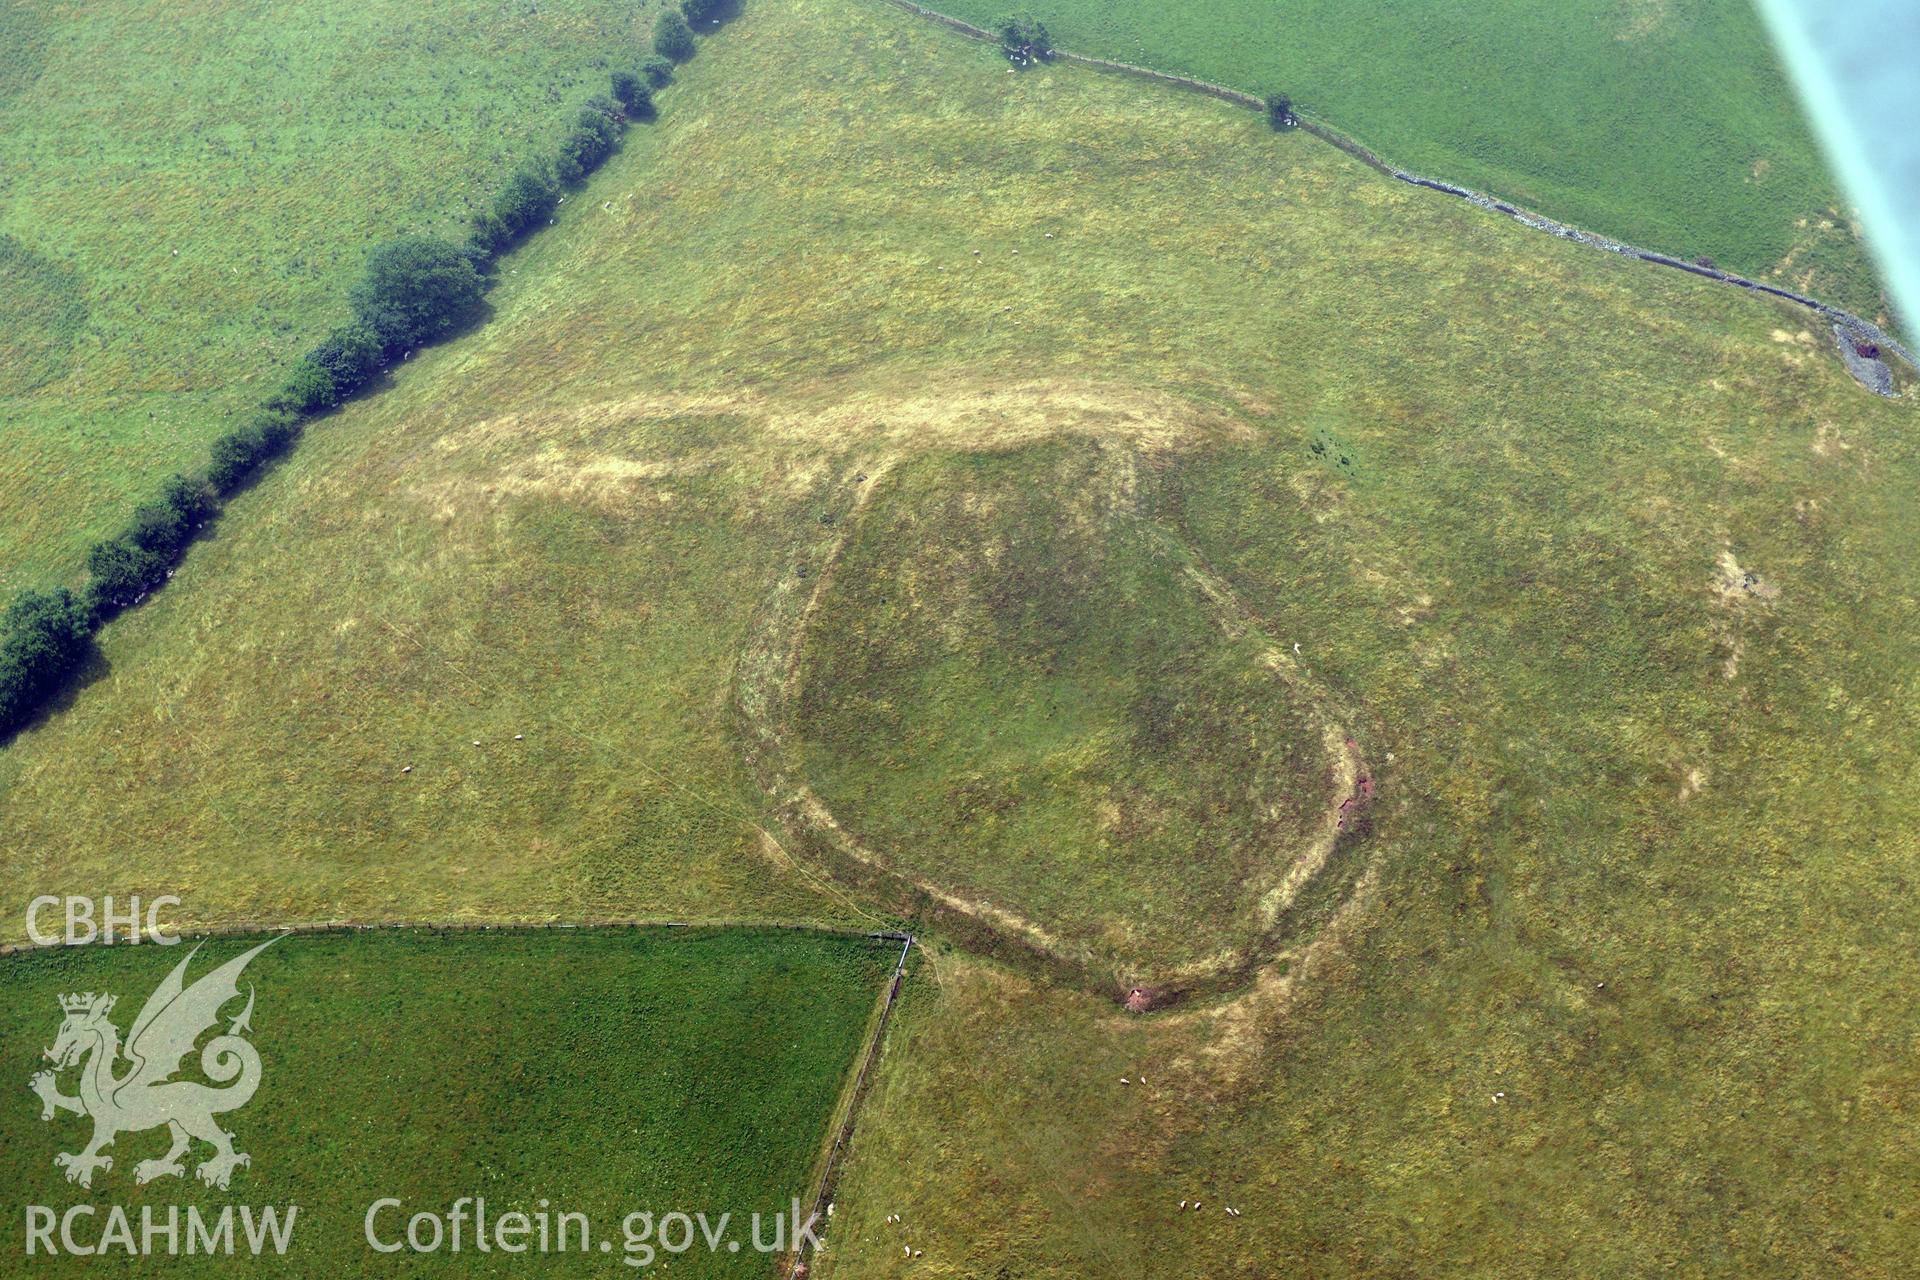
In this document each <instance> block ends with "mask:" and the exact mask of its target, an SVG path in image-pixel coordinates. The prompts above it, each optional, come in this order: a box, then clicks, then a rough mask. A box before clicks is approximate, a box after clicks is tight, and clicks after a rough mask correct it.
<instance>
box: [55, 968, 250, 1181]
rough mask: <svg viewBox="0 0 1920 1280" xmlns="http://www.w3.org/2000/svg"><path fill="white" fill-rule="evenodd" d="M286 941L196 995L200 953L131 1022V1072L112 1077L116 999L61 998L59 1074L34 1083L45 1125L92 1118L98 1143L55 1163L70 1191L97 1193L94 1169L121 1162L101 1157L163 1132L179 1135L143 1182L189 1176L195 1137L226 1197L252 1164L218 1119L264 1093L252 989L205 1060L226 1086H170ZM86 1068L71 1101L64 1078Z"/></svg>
mask: <svg viewBox="0 0 1920 1280" xmlns="http://www.w3.org/2000/svg"><path fill="white" fill-rule="evenodd" d="M279 940H280V939H278V938H271V939H269V940H268V941H266V942H263V943H261V944H260V945H259V946H257V947H255V948H253V950H251V951H248V952H246V953H245V954H244V955H240V956H237V957H235V958H234V959H232V960H229V961H228V962H227V963H225V964H223V965H221V966H220V967H219V968H218V969H215V970H214V971H213V972H212V973H209V974H207V975H206V976H205V977H203V978H200V979H199V980H198V981H196V982H195V983H194V984H193V985H192V986H190V987H189V986H187V985H186V984H185V977H186V972H187V965H188V964H189V963H190V962H191V961H192V960H193V957H194V955H195V954H197V953H198V952H199V950H200V948H199V947H195V948H194V949H193V951H192V952H189V953H188V955H187V958H186V959H185V960H182V961H181V962H180V963H179V964H178V965H176V966H175V967H174V970H173V972H172V973H170V974H168V975H167V977H166V981H164V982H162V983H161V984H160V986H159V988H158V989H156V990H155V991H154V993H153V994H152V995H151V996H149V997H148V998H147V1003H146V1005H145V1006H144V1007H143V1008H142V1009H141V1010H140V1016H139V1017H137V1018H135V1019H134V1020H133V1030H132V1031H130V1032H129V1033H128V1034H127V1045H126V1051H125V1057H126V1059H127V1062H128V1063H129V1064H130V1065H129V1066H128V1068H127V1070H126V1071H125V1072H124V1073H123V1074H120V1075H115V1074H114V1068H115V1066H116V1065H117V1064H118V1062H119V1060H120V1058H121V1049H120V1031H119V1029H118V1028H117V1027H115V1026H114V1025H113V1023H112V1022H110V1021H108V1019H107V1015H108V1014H109V1013H111V1012H112V1011H113V1006H114V1001H115V997H113V996H110V995H105V994H100V995H96V994H94V993H93V992H91V991H89V992H87V993H85V994H83V995H67V996H61V997H60V1008H61V1011H62V1012H63V1013H65V1014H66V1020H65V1021H64V1022H62V1023H61V1024H60V1034H59V1036H58V1037H57V1038H56V1039H55V1040H54V1042H53V1048H51V1049H48V1050H47V1055H46V1056H47V1057H48V1058H49V1059H50V1060H51V1061H52V1062H53V1070H52V1071H42V1072H40V1073H39V1074H37V1075H35V1076H34V1077H33V1079H32V1080H30V1081H29V1082H28V1083H29V1085H30V1086H31V1087H32V1089H33V1091H34V1092H35V1093H37V1094H38V1095H40V1101H41V1104H42V1108H41V1112H40V1118H41V1119H42V1120H51V1119H53V1117H54V1113H55V1112H56V1111H71V1112H73V1113H74V1114H75V1115H84V1116H91V1117H92V1118H93V1141H91V1142H89V1143H88V1144H87V1145H86V1148H85V1149H84V1150H82V1151H80V1152H78V1153H73V1154H69V1153H66V1152H62V1153H61V1154H59V1155H57V1156H55V1157H54V1158H53V1162H54V1164H55V1165H57V1166H59V1167H60V1168H62V1169H64V1170H66V1173H67V1181H68V1182H77V1183H79V1184H80V1185H81V1186H83V1187H91V1186H92V1185H93V1174H94V1170H96V1169H106V1170H111V1169H112V1168H113V1157H112V1156H105V1155H102V1154H100V1151H101V1148H103V1147H107V1146H111V1145H112V1143H113V1140H114V1138H115V1137H116V1136H117V1135H119V1134H122V1133H135V1132H139V1131H140V1130H143V1129H152V1128H156V1127H158V1126H160V1125H163V1124H164V1125H166V1126H167V1128H168V1129H169V1130H170V1131H171V1132H172V1134H173V1148H172V1150H170V1151H168V1152H167V1154H166V1155H165V1156H164V1157H162V1158H161V1159H158V1160H142V1161H141V1162H140V1163H139V1164H137V1165H135V1166H134V1170H133V1180H134V1181H135V1182H136V1183H146V1182H151V1181H153V1180H154V1179H155V1178H163V1177H176V1178H177V1177H181V1176H183V1175H185V1173H186V1166H185V1165H184V1164H183V1163H182V1162H181V1159H180V1158H181V1157H182V1156H184V1155H185V1154H186V1152H187V1148H188V1146H189V1145H190V1144H191V1141H192V1139H194V1138H198V1139H200V1141H202V1142H205V1143H208V1144H209V1145H211V1146H212V1147H213V1150H214V1154H213V1155H212V1156H211V1157H210V1158H208V1159H207V1160H206V1161H204V1162H203V1163H202V1164H201V1165H200V1166H199V1167H198V1168H197V1169H195V1170H194V1172H195V1174H196V1175H197V1176H198V1177H199V1179H200V1181H202V1182H204V1183H206V1184H207V1185H208V1186H210V1187H219V1188H220V1189H221V1190H223V1191H224V1190H226V1187H227V1183H228V1182H229V1181H230V1180H231V1179H232V1177H233V1171H234V1170H235V1169H236V1168H238V1167H239V1166H241V1165H250V1164H252V1163H253V1161H252V1159H251V1158H250V1157H248V1156H246V1155H245V1154H243V1153H241V1152H238V1151H235V1150H234V1149H233V1135H232V1134H230V1133H228V1132H226V1131H225V1130H223V1129H222V1128H221V1127H220V1126H219V1125H218V1124H216V1123H214V1119H213V1118H214V1117H215V1116H216V1115H219V1114H221V1113H222V1112H227V1111H235V1110H238V1109H239V1108H241V1107H244V1106H246V1105H247V1103H248V1101H249V1100H251V1099H252V1097H253V1093H254V1090H255V1089H257V1088H259V1087H260V1054H259V1051H258V1050H256V1049H255V1048H254V1047H253V1045H251V1044H250V1043H248V1042H247V1041H246V1040H245V1039H243V1038H242V1037H243V1036H244V1035H245V1034H247V1033H249V1032H251V1031H252V1030H253V1026H252V1021H251V1020H252V1018H253V990H252V988H251V987H249V988H248V990H247V1007H246V1008H245V1009H244V1010H242V1011H241V1013H240V1016H239V1017H237V1018H235V1019H233V1021H232V1022H231V1023H229V1024H228V1026H227V1032H226V1034H225V1035H219V1036H215V1037H214V1038H213V1039H211V1040H209V1041H207V1044H206V1047H205V1048H204V1049H202V1050H201V1051H200V1069H201V1070H202V1071H204V1072H205V1073H206V1075H207V1078H208V1079H209V1080H212V1081H214V1082H216V1083H217V1084H221V1085H225V1086H226V1087H224V1088H213V1087H212V1086H210V1085H204V1084H200V1083H198V1082H197V1081H193V1080H173V1079H169V1077H171V1076H172V1075H173V1074H174V1073H175V1072H176V1071H178V1070H180V1066H181V1061H182V1060H183V1059H184V1058H185V1057H186V1056H187V1055H188V1054H190V1053H192V1052H193V1047H194V1042H195V1041H197V1040H199V1038H200V1037H201V1035H202V1034H204V1033H205V1032H206V1031H207V1030H208V1029H209V1028H211V1027H212V1026H214V1025H215V1024H216V1023H217V1022H219V1020H220V1007H221V1006H222V1005H224V1004H226V1003H227V1002H228V1001H229V1000H233V999H235V998H237V997H238V996H239V994H240V987H239V980H240V972H241V970H243V969H245V968H246V967H247V962H248V961H250V960H252V959H253V958H254V957H255V956H257V955H259V954H260V953H261V952H262V951H264V950H266V949H267V948H268V947H270V946H272V945H273V944H274V943H275V942H278V941H279ZM89 1055H91V1057H90V1058H89ZM82 1060H86V1063H85V1065H84V1066H83V1067H81V1071H80V1093H79V1096H78V1097H68V1096H67V1095H65V1094H63V1093H61V1092H60V1086H59V1082H58V1080H57V1078H56V1075H57V1073H58V1072H61V1071H65V1070H66V1069H67V1068H68V1067H71V1066H73V1065H75V1064H76V1063H80V1062H81V1061H82ZM229 1082H231V1083H229Z"/></svg>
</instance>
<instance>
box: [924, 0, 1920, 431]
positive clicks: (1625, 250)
mask: <svg viewBox="0 0 1920 1280" xmlns="http://www.w3.org/2000/svg"><path fill="white" fill-rule="evenodd" d="M886 3H888V4H891V5H893V6H894V7H895V8H899V9H904V10H906V11H907V12H908V13H911V14H914V15H916V16H918V17H921V18H926V19H928V20H929V21H932V22H937V23H939V24H940V25H942V26H945V27H949V28H951V29H953V30H955V31H958V32H959V33H960V34H962V35H964V36H967V37H968V38H970V39H974V40H983V41H986V42H988V43H996V44H997V43H998V42H999V37H998V36H996V35H994V34H993V33H992V32H991V31H988V30H986V29H985V28H983V27H976V26H974V25H973V24H972V23H970V22H966V21H963V20H962V19H960V18H956V17H953V16H952V15H951V14H945V13H941V12H939V11H938V10H936V9H929V8H927V7H926V6H925V5H921V4H916V3H914V0H886ZM1053 56H1054V57H1056V58H1059V59H1062V60H1063V61H1066V62H1073V63H1078V64H1080V65H1081V66H1087V67H1093V68H1094V69H1096V70H1101V71H1110V72H1113V73H1115V74H1117V75H1125V76H1133V77H1135V78H1136V79H1142V80H1152V81H1156V82H1159V83H1161V84H1170V85H1174V86H1176V87H1178V88H1182V89H1187V90H1190V91H1192V92H1194V93H1202V94H1205V95H1207V96H1208V97H1211V98H1218V99H1220V100H1222V101H1223V102H1230V103H1233V104H1234V105H1236V106H1242V107H1250V108H1252V109H1254V110H1256V111H1264V110H1265V109H1266V104H1265V103H1264V102H1263V101H1262V100H1261V99H1260V98H1259V97H1257V96H1255V95H1254V94H1251V93H1247V92H1245V91H1244V90H1240V89H1232V88H1229V87H1227V86H1226V85H1223V84H1214V83H1213V82H1212V81H1209V80H1199V79H1195V78H1194V77H1192V76H1181V75H1175V74H1173V73H1172V72H1169V71H1156V70H1154V69H1153V68H1152V67H1142V66H1138V65H1136V64H1134V63H1131V62H1116V61H1114V60H1112V59H1110V58H1096V57H1093V56H1092V55H1090V54H1084V53H1073V52H1070V51H1068V50H1066V49H1055V50H1053ZM1294 119H1295V123H1296V124H1298V126H1299V127H1300V128H1301V129H1302V130H1303V131H1304V132H1306V133H1309V134H1312V135H1313V136H1314V137H1316V138H1318V139H1320V140H1321V141H1322V142H1325V143H1327V144H1328V145H1330V146H1333V147H1336V148H1338V149H1339V150H1341V151H1344V152H1346V153H1347V154H1348V155H1350V156H1352V157H1353V158H1354V159H1356V160H1358V161H1360V162H1361V163H1362V164H1364V165H1366V166H1367V167H1368V168H1370V169H1373V170H1375V171H1376V172H1378V173H1381V174H1384V175H1385V176H1387V177H1389V178H1392V179H1394V180H1395V181H1398V182H1404V183H1407V184H1408V185H1409V186H1415V187H1421V188H1424V189H1425V190H1428V191H1438V192H1440V193H1441V194H1443V195H1450V196H1453V197H1455V198H1457V199H1461V200H1465V201H1466V202H1467V203H1468V204H1471V205H1473V206H1474V207H1476V208H1480V209H1485V210H1486V211H1487V212H1489V213H1498V214H1502V215H1504V216H1506V217H1508V218H1511V219H1513V220H1514V221H1515V222H1518V223H1520V224H1521V225H1522V226H1527V227H1531V228H1533V229H1534V230H1535V231H1544V232H1546V233H1547V234H1548V235H1551V236H1555V237H1557V238H1559V239H1562V240H1572V241H1574V242H1575V243H1577V244H1583V245H1586V246H1587V247H1589V248H1593V249H1601V250H1604V251H1605V252H1607V253H1612V254H1617V255H1619V256H1621V257H1625V258H1633V259H1635V260H1637V261H1640V262H1648V263H1652V264H1654V265H1655V266H1661V267H1671V268H1673V269H1674V270H1676V271H1685V272H1687V273H1688V274H1689V275H1695V276H1699V277H1700V278H1701V279H1703V280H1713V281H1716V282H1718V283H1720V284H1727V285H1732V286H1734V287H1735V288H1739V289H1746V290H1748V291H1749V292H1753V293H1763V294H1767V295H1770V296H1772V297H1775V298H1780V299H1782V300H1784V301H1787V302H1791V303H1794V304H1795V305H1797V306H1802V307H1806V308H1807V309H1808V310H1810V311H1813V312H1815V313H1817V314H1819V315H1822V316H1825V317H1826V318H1827V319H1829V320H1831V321H1833V322H1834V323H1835V324H1836V325H1838V326H1840V328H1841V329H1842V330H1843V331H1844V332H1845V335H1846V338H1845V340H1847V341H1850V342H1858V343H1872V344H1875V345H1878V346H1880V347H1882V348H1885V349H1886V350H1888V351H1891V352H1893V353H1894V354H1896V355H1898V356H1899V357H1900V358H1901V359H1902V360H1903V361H1905V362H1906V364H1907V366H1908V368H1910V369H1913V370H1915V371H1916V372H1920V359H1916V358H1915V356H1914V354H1913V352H1912V351H1911V350H1909V349H1908V348H1907V347H1906V346H1905V344H1903V343H1902V342H1901V341H1900V340H1899V339H1898V338H1895V337H1894V336H1893V335H1891V334H1889V333H1887V332H1886V331H1885V330H1884V329H1882V328H1881V327H1880V326H1879V325H1877V324H1875V323H1873V321H1871V320H1866V319H1862V318H1861V317H1859V316H1857V315H1854V314H1853V313H1852V312H1851V311H1845V310H1842V309H1841V308H1839V307H1836V306H1834V305H1833V304H1831V303H1827V302H1822V301H1820V300H1819V299H1818V298H1812V297H1809V296H1807V295H1806V294H1803V293H1795V292H1794V291H1793V290H1791V289H1783V288H1781V287H1780V286H1779V285H1772V284H1767V283H1766V282H1765V281H1762V280H1754V279H1750V278H1749V277H1747V276H1742V275H1737V274H1735V273H1734V272H1731V271H1722V270H1720V269H1719V268H1718V267H1711V266H1707V265H1705V264H1703V263H1698V262H1688V261H1686V260H1684V259H1682V258H1676V257H1674V256H1673V255H1671V254H1666V253H1659V252H1657V251H1655V250H1652V249H1642V248H1640V247H1638V246H1637V245H1631V244H1628V243H1626V242H1625V241H1622V240H1615V239H1613V238H1612V237H1610V236H1603V235H1599V234H1597V233H1595V232H1592V231H1582V230H1581V229H1580V228H1578V227H1575V226H1573V225H1571V224H1569V223H1565V222H1561V221H1558V220H1557V219H1554V218H1549V217H1548V216H1547V215H1545V214H1543V213H1535V212H1533V211H1532V210H1530V209H1525V208H1522V207H1521V206H1519V205H1516V204H1514V203H1512V202H1511V201H1507V200H1501V199H1498V198H1497V197H1494V196H1490V195H1487V194H1486V193H1484V192H1481V191H1475V190H1474V189H1472V188H1471V187H1463V186H1461V185H1459V184H1458V183H1453V182H1447V181H1445V180H1444V179H1441V178H1429V177H1426V176H1424V175H1422V174H1417V173H1414V172H1412V171H1410V170H1407V169H1402V168H1400V167H1399V166H1398V165H1395V164H1392V163H1390V162H1389V161H1387V160H1385V159H1383V158H1381V157H1380V156H1379V155H1378V154H1377V153H1376V152H1374V151H1372V150H1371V149H1369V148H1368V147H1366V146H1364V145H1363V144H1361V143H1360V142H1359V141H1357V140H1356V139H1354V138H1352V137H1350V136H1349V135H1347V134H1344V133H1342V132H1340V131H1339V130H1338V129H1335V128H1333V127H1332V126H1330V125H1326V124H1322V123H1320V122H1319V121H1315V120H1309V119H1305V118H1302V117H1300V116H1298V115H1296V116H1295V117H1294ZM1862 358H1863V359H1864V358H1866V357H1862ZM1845 363H1846V364H1847V367H1848V371H1849V372H1853V373H1854V375H1855V377H1856V378H1859V374H1858V372H1857V371H1855V370H1854V367H1853V362H1852V361H1851V360H1848V361H1845ZM1860 381H1861V382H1862V384H1863V385H1866V386H1867V387H1868V389H1869V390H1872V391H1875V392H1876V393H1878V394H1881V395H1888V394H1891V392H1890V391H1881V390H1880V389H1879V387H1877V386H1874V385H1872V384H1871V383H1868V382H1867V380H1866V379H1864V378H1861V379H1860Z"/></svg>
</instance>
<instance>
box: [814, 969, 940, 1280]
mask: <svg viewBox="0 0 1920 1280" xmlns="http://www.w3.org/2000/svg"><path fill="white" fill-rule="evenodd" d="M874 936H875V937H879V936H880V935H878V934H876V935H874ZM913 942H914V939H913V935H911V934H906V935H901V936H900V944H901V945H900V958H899V960H897V961H895V962H894V966H893V976H892V977H891V978H889V979H888V981H887V994H886V999H885V1001H884V1002H883V1003H882V1004H881V1006H880V1014H879V1017H877V1018H876V1019H875V1020H874V1027H873V1034H872V1035H871V1036H869V1037H868V1039H867V1047H866V1050H865V1052H864V1053H862V1054H861V1055H860V1071H859V1074H857V1075H856V1076H855V1077H854V1080H853V1087H852V1089H851V1090H849V1091H848V1093H847V1101H846V1114H845V1115H844V1116H843V1117H842V1118H841V1121H840V1127H839V1131H838V1132H836V1133H835V1134H834V1136H833V1146H832V1147H830V1148H828V1150H827V1159H826V1163H825V1164H824V1165H822V1166H821V1169H820V1181H819V1182H818V1184H817V1185H816V1186H815V1187H814V1193H813V1206H812V1208H811V1209H809V1210H808V1212H809V1213H811V1214H812V1215H813V1220H814V1221H816V1222H822V1223H824V1222H826V1221H827V1217H826V1214H827V1208H828V1206H829V1205H831V1204H832V1203H833V1193H834V1190H835V1188H836V1187H837V1186H838V1184H839V1179H840V1168H841V1165H842V1164H843V1163H844V1161H845V1157H846V1154H847V1149H848V1148H849V1147H850V1146H852V1144H853V1129H854V1122H855V1121H856V1120H857V1119H858V1118H859V1115H860V1103H861V1102H862V1101H863V1100H864V1099H865V1097H866V1093H867V1086H868V1084H869V1083H870V1081H871V1077H872V1074H873V1067H874V1064H875V1063H877V1062H878V1061H879V1060H880V1048H881V1045H882V1043H883V1042H884V1041H885V1040H886V1037H887V1024H888V1023H889V1022H890V1021H891V1020H892V1019H893V1007H894V1005H896V1004H897V1003H899V1000H900V988H901V986H902V984H903V983H904V982H905V980H906V976H907V955H908V953H909V952H911V951H912V950H913ZM823 1230H824V1228H823ZM791 1262H792V1268H791V1274H793V1275H802V1274H804V1273H805V1269H806V1257H805V1254H804V1241H801V1240H796V1241H795V1242H794V1249H793V1254H792V1257H791Z"/></svg>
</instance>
